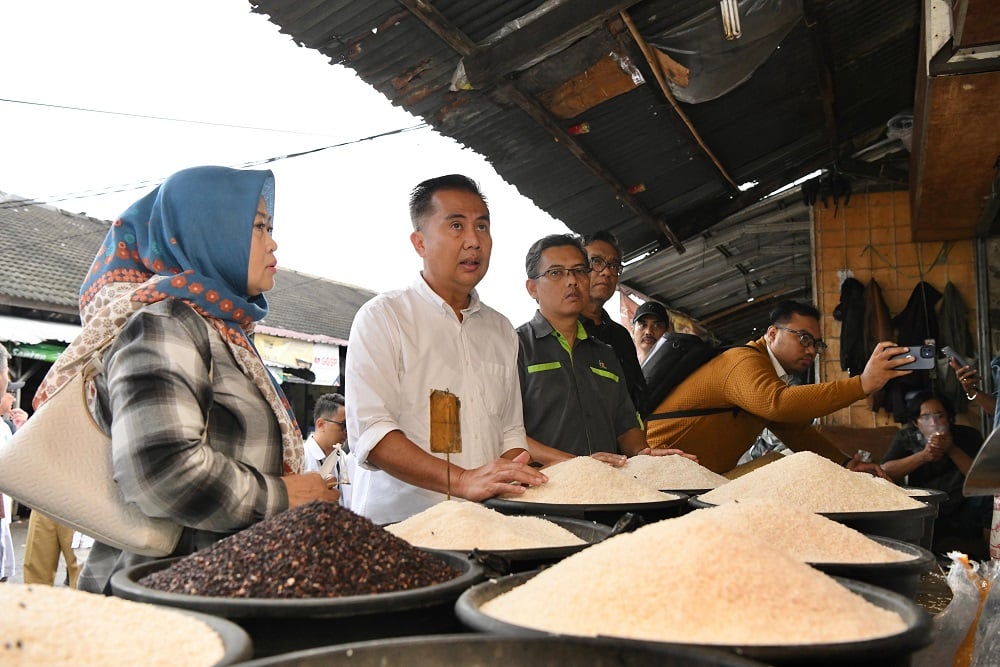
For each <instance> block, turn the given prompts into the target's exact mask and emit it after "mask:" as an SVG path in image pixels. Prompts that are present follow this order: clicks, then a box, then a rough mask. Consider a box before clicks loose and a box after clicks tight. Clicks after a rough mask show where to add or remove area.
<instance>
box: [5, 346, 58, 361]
mask: <svg viewBox="0 0 1000 667" xmlns="http://www.w3.org/2000/svg"><path fill="white" fill-rule="evenodd" d="M65 349H66V346H65V345H59V344H57V343H34V344H33V345H18V346H17V347H15V348H14V349H13V350H11V351H10V353H11V354H12V355H13V356H15V357H24V358H25V359H40V360H42V361H48V362H49V363H52V362H54V361H55V360H56V359H57V358H58V357H59V355H60V354H62V353H63V350H65Z"/></svg>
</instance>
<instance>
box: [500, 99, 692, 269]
mask: <svg viewBox="0 0 1000 667" xmlns="http://www.w3.org/2000/svg"><path fill="white" fill-rule="evenodd" d="M495 94H496V95H497V96H498V97H499V98H500V99H501V100H502V101H505V102H508V103H510V104H514V105H516V106H517V107H519V108H520V109H521V110H522V111H524V112H525V113H526V114H528V116H530V117H531V118H532V119H533V120H534V121H535V122H536V123H538V124H539V125H541V126H542V127H544V128H545V129H546V130H547V131H548V132H549V133H550V134H551V135H552V136H553V137H555V138H556V139H557V140H558V141H559V142H560V143H561V144H562V145H563V146H565V147H566V149H567V150H568V151H569V152H570V153H572V154H573V156H574V157H576V159H577V160H579V161H580V162H581V163H582V164H583V165H584V166H586V167H587V168H588V169H590V171H591V172H593V173H594V175H595V176H597V177H599V178H600V179H601V180H603V181H604V182H605V183H607V184H608V185H610V186H611V189H612V190H613V191H614V193H615V197H617V198H618V199H619V200H620V201H621V202H622V203H623V204H625V205H626V206H628V207H629V208H630V209H632V212H633V213H635V215H636V217H638V218H639V219H640V220H642V221H643V222H644V223H646V224H647V225H648V226H649V227H650V228H651V229H652V230H653V231H654V232H655V233H656V234H657V235H658V236H662V237H665V238H666V240H667V241H669V242H670V245H672V246H673V247H674V249H675V250H676V251H677V252H678V253H683V252H684V251H685V248H684V244H682V243H681V240H680V238H679V237H678V236H677V234H676V233H674V230H672V229H671V228H670V227H669V226H668V225H667V223H666V221H665V220H663V218H661V217H658V216H656V215H654V214H653V213H652V212H651V211H650V210H649V209H648V208H646V207H645V206H644V205H643V203H642V202H640V201H639V200H638V199H636V197H635V196H634V195H632V194H630V193H629V191H628V188H627V187H626V186H625V185H624V184H623V183H622V182H621V181H619V180H618V178H617V177H616V176H615V175H614V174H612V173H611V172H609V171H608V170H607V169H606V168H605V167H604V165H603V164H601V163H600V161H598V160H597V158H595V157H594V156H593V155H591V154H590V153H589V152H588V151H587V149H586V148H584V147H583V146H581V145H580V142H578V141H577V140H576V138H575V137H573V135H571V134H570V133H569V132H567V131H566V130H565V129H563V127H562V125H561V124H560V123H559V122H558V121H556V119H555V118H553V117H552V115H551V114H549V112H548V111H547V110H546V109H545V108H544V107H543V106H542V105H541V104H540V103H539V102H538V101H537V100H535V99H534V98H532V97H530V96H528V95H527V94H525V93H524V92H522V91H521V90H519V89H518V88H517V87H516V86H514V85H513V83H511V82H503V83H500V84H499V85H498V86H497V88H496V92H495Z"/></svg>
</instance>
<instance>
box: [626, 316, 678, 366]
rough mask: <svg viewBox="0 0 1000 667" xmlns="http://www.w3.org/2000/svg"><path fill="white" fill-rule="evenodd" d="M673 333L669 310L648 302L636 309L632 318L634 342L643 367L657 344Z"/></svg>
mask: <svg viewBox="0 0 1000 667" xmlns="http://www.w3.org/2000/svg"><path fill="white" fill-rule="evenodd" d="M671 331H673V327H671V326H670V315H668V314H667V309H666V308H664V307H663V306H662V305H661V304H659V303H657V302H655V301H647V302H646V303H644V304H642V305H641V306H639V307H638V308H636V309H635V315H633V316H632V340H633V341H634V342H635V351H636V354H638V356H639V365H640V366H641V365H642V364H644V363H645V362H646V359H647V358H649V353H650V352H652V351H653V348H654V347H656V344H657V343H658V342H659V340H660V339H661V338H663V336H664V335H665V334H668V333H670V332H671Z"/></svg>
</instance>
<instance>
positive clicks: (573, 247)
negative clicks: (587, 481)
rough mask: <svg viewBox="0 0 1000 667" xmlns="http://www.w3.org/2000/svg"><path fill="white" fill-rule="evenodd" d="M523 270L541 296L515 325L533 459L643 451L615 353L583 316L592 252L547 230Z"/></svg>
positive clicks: (615, 456) (611, 459) (613, 458)
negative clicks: (591, 331)
mask: <svg viewBox="0 0 1000 667" xmlns="http://www.w3.org/2000/svg"><path fill="white" fill-rule="evenodd" d="M525 269H526V271H527V274H528V279H527V281H526V282H525V287H526V288H527V290H528V294H529V295H530V296H531V298H533V299H534V300H535V301H537V302H538V311H537V312H536V313H535V316H534V317H533V318H532V319H531V321H529V322H526V323H525V324H522V325H521V326H520V327H518V328H517V337H518V340H519V344H520V351H519V353H518V360H517V361H518V371H519V373H520V380H521V395H522V400H523V403H524V429H525V432H526V433H527V435H528V448H529V450H530V451H531V455H532V458H533V459H535V460H536V461H540V462H542V463H545V464H548V463H555V462H558V461H559V460H563V459H567V458H570V457H571V456H595V458H598V459H600V460H603V461H606V462H608V463H612V464H616V465H622V464H623V463H624V462H625V458H624V457H623V456H622V454H626V455H629V456H631V455H634V454H636V453H638V452H639V451H640V450H642V449H644V448H645V447H646V439H645V436H644V435H643V431H642V423H641V422H640V421H639V416H638V414H637V413H636V410H635V407H634V406H633V404H632V399H631V398H630V397H629V394H628V388H627V387H626V386H625V383H624V382H623V379H624V378H623V372H622V368H621V365H620V364H619V363H618V358H617V357H616V355H615V351H614V350H613V349H612V348H611V347H610V346H609V345H607V344H605V343H604V342H601V341H600V340H597V339H596V338H594V337H593V336H590V335H589V334H588V333H587V331H586V329H585V328H584V325H583V323H582V322H581V320H580V313H581V312H582V311H583V309H584V308H585V307H586V305H587V304H588V303H589V301H590V296H589V295H590V275H591V263H590V262H589V261H588V258H587V254H586V251H585V250H584V249H583V246H582V245H581V244H580V241H579V240H578V239H577V238H576V237H574V236H570V235H568V234H553V235H551V236H546V237H545V238H542V239H540V240H538V241H536V242H535V243H534V244H532V246H531V249H530V250H528V254H527V257H526V258H525Z"/></svg>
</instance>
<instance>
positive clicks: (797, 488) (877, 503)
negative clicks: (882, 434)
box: [698, 452, 926, 512]
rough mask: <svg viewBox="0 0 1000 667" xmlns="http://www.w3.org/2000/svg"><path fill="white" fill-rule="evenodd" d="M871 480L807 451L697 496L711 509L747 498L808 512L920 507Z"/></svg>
mask: <svg viewBox="0 0 1000 667" xmlns="http://www.w3.org/2000/svg"><path fill="white" fill-rule="evenodd" d="M872 479H873V477H872V476H871V475H867V474H865V473H859V472H851V471H850V470H848V469H847V468H844V467H841V466H840V465H838V464H836V463H834V462H833V461H831V460H829V459H827V458H824V457H822V456H820V455H819V454H814V453H813V452H796V453H794V454H790V455H788V456H784V457H782V458H781V460H780V461H775V462H774V463H769V464H767V465H766V466H762V467H760V468H757V469H756V470H754V471H752V472H749V473H747V474H746V475H743V476H742V477H738V478H737V479H734V480H732V481H731V482H729V483H728V484H725V485H723V486H720V487H719V488H717V489H713V490H712V491H709V492H708V493H703V494H701V495H700V496H698V498H699V499H701V500H704V501H705V502H706V503H712V504H713V505H722V504H723V503H728V502H732V501H734V500H746V499H748V498H764V499H770V500H772V501H774V502H776V503H779V504H787V505H790V506H792V507H797V508H799V509H803V510H807V511H809V512H888V511H896V510H906V509H917V508H921V507H926V505H925V504H924V503H921V502H919V501H917V500H914V499H912V498H910V497H909V496H907V495H906V494H905V493H900V492H899V490H898V487H896V489H893V488H889V487H888V486H886V485H883V484H873V483H872Z"/></svg>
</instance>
